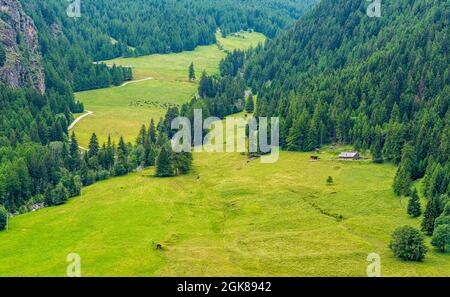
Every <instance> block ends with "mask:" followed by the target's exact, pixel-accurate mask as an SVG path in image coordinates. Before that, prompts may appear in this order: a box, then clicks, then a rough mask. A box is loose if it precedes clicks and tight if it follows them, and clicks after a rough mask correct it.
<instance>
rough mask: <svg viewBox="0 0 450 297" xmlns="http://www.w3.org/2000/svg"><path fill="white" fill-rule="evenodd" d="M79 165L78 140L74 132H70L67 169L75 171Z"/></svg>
mask: <svg viewBox="0 0 450 297" xmlns="http://www.w3.org/2000/svg"><path fill="white" fill-rule="evenodd" d="M79 167H80V151H79V146H78V141H77V138H76V136H75V132H72V135H71V136H70V148H69V169H70V170H71V171H76V170H78V169H79Z"/></svg>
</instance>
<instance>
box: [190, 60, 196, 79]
mask: <svg viewBox="0 0 450 297" xmlns="http://www.w3.org/2000/svg"><path fill="white" fill-rule="evenodd" d="M189 80H191V81H194V80H195V68H194V62H192V63H191V65H189Z"/></svg>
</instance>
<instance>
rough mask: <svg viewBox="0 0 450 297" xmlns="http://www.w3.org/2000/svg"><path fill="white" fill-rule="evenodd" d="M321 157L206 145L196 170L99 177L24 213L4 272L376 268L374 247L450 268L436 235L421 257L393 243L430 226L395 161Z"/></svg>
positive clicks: (305, 272)
mask: <svg viewBox="0 0 450 297" xmlns="http://www.w3.org/2000/svg"><path fill="white" fill-rule="evenodd" d="M320 156H321V160H320V161H317V162H311V161H310V158H309V157H310V154H308V153H289V152H281V155H280V159H279V161H278V162H277V163H274V164H262V163H260V161H259V160H258V159H253V160H249V159H248V158H247V157H246V156H243V155H241V154H239V153H197V154H195V156H194V158H195V159H194V168H193V170H192V172H191V173H190V174H189V175H187V176H180V177H176V178H168V179H159V178H155V177H153V173H154V169H148V170H145V171H142V172H136V173H133V174H130V175H128V176H125V177H120V178H114V179H111V180H107V181H103V182H100V183H97V184H94V185H92V186H90V187H87V188H85V189H83V192H82V196H81V197H77V198H74V199H72V200H71V201H70V202H69V203H68V204H65V205H62V206H58V207H52V208H46V209H42V210H39V211H37V212H34V213H28V214H24V215H20V216H18V217H15V218H13V219H12V220H11V222H10V230H9V231H7V232H1V233H0V243H1V244H0V255H1V257H0V275H2V276H7V275H17V276H42V275H44V276H64V275H65V273H66V267H67V265H68V264H69V263H67V262H66V257H67V255H68V254H69V253H77V254H79V255H80V257H81V273H82V275H83V276H365V275H366V268H367V265H368V264H370V262H368V261H367V256H368V254H370V253H378V254H379V255H380V256H381V273H382V275H383V276H437V275H440V276H445V275H447V276H448V275H449V272H450V255H449V254H448V253H447V254H441V253H439V252H437V251H436V250H435V249H434V248H432V247H431V246H430V245H429V244H428V245H429V247H430V251H429V252H428V254H427V256H426V259H425V261H424V262H422V263H408V262H403V261H400V260H398V259H396V258H394V256H393V254H392V252H391V251H390V250H389V249H388V243H389V240H390V234H391V232H392V231H393V230H394V229H395V228H397V227H399V226H402V225H405V224H408V225H412V226H415V227H419V224H420V219H411V218H409V217H408V216H407V215H406V200H404V199H399V198H397V197H395V196H394V195H393V193H392V190H391V181H392V178H393V175H394V174H395V168H394V167H393V166H391V165H375V164H372V163H371V162H370V161H356V162H355V161H346V162H345V161H336V160H333V159H332V157H333V156H334V155H332V154H330V153H328V152H324V153H322V154H321V155H320ZM328 176H332V177H333V179H334V184H333V185H327V184H326V179H327V177H328ZM158 243H159V244H162V246H163V249H162V250H157V249H156V245H157V244H158Z"/></svg>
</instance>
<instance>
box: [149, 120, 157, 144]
mask: <svg viewBox="0 0 450 297" xmlns="http://www.w3.org/2000/svg"><path fill="white" fill-rule="evenodd" d="M156 138H157V135H156V126H155V121H154V120H153V119H151V120H150V126H149V127H148V141H149V144H155V143H156Z"/></svg>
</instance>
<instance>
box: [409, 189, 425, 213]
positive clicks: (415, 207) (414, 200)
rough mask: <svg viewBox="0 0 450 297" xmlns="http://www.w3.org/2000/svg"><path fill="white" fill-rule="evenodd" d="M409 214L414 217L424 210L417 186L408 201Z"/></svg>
mask: <svg viewBox="0 0 450 297" xmlns="http://www.w3.org/2000/svg"><path fill="white" fill-rule="evenodd" d="M408 214H409V215H410V216H412V217H414V218H417V217H419V216H420V215H421V214H422V210H421V207H420V199H419V195H418V194H417V190H416V188H414V189H413V191H412V193H411V198H410V199H409V202H408Z"/></svg>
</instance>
